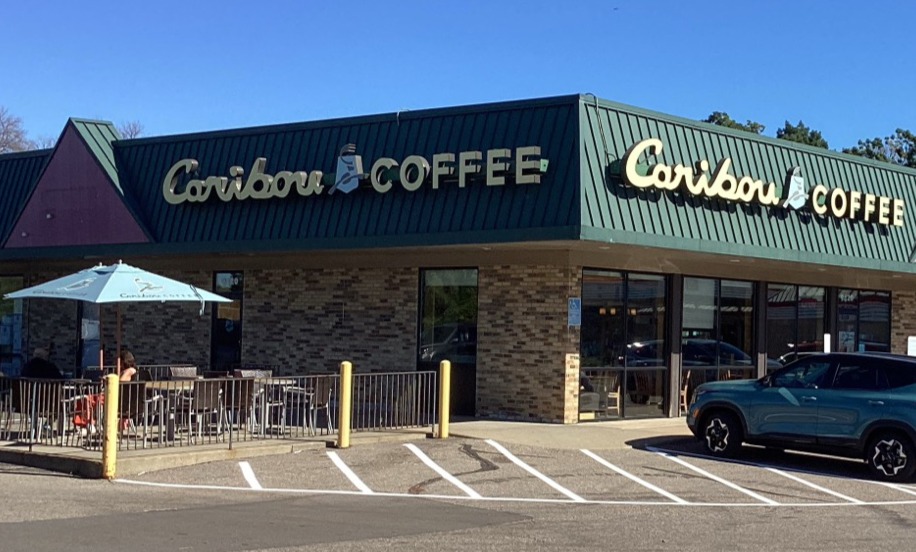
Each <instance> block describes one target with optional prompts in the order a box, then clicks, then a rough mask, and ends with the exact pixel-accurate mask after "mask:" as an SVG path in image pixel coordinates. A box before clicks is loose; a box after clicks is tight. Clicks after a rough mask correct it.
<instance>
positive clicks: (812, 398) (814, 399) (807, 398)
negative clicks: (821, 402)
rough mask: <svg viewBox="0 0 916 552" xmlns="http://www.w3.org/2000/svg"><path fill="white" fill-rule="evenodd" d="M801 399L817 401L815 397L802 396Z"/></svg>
mask: <svg viewBox="0 0 916 552" xmlns="http://www.w3.org/2000/svg"><path fill="white" fill-rule="evenodd" d="M801 400H803V401H805V402H816V401H817V397H802V398H801Z"/></svg>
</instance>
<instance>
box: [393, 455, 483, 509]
mask: <svg viewBox="0 0 916 552" xmlns="http://www.w3.org/2000/svg"><path fill="white" fill-rule="evenodd" d="M404 446H405V447H407V448H408V449H410V452H412V453H414V454H415V455H416V456H417V458H419V459H420V461H421V462H423V463H424V464H426V465H427V466H429V468H430V469H431V470H433V471H434V472H436V473H438V474H439V475H440V476H441V477H442V479H445V480H446V481H448V482H449V483H451V484H452V485H454V486H456V487H458V488H459V489H461V490H462V491H464V494H466V495H468V496H469V497H471V498H482V497H481V496H480V494H479V493H478V492H477V491H475V490H474V489H472V488H470V487H468V486H467V485H465V484H464V483H462V482H461V481H460V480H459V479H458V478H457V477H455V476H454V475H452V474H450V473H448V472H447V471H445V470H444V469H443V468H442V467H441V466H440V465H439V464H436V463H435V462H433V460H432V458H430V457H429V456H426V454H425V453H424V452H423V451H422V450H420V449H419V448H417V446H416V445H414V444H413V443H405V444H404Z"/></svg>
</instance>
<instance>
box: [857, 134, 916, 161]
mask: <svg viewBox="0 0 916 552" xmlns="http://www.w3.org/2000/svg"><path fill="white" fill-rule="evenodd" d="M843 153H851V154H852V155H859V156H862V157H867V158H868V159H874V160H876V161H884V162H885V163H894V164H895V165H903V166H904V167H911V168H916V135H914V134H913V133H912V132H910V131H909V130H904V129H902V128H898V129H897V130H896V131H895V132H894V134H892V135H890V136H886V137H884V138H872V139H870V140H859V143H858V145H856V146H855V147H852V148H845V149H844V150H843Z"/></svg>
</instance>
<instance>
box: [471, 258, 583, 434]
mask: <svg viewBox="0 0 916 552" xmlns="http://www.w3.org/2000/svg"><path fill="white" fill-rule="evenodd" d="M580 273H581V270H579V269H578V268H576V267H573V268H568V267H556V266H494V267H484V268H481V269H480V273H479V282H478V286H479V304H480V311H479V313H478V329H477V335H478V343H477V412H478V415H479V416H482V417H493V418H500V419H513V420H530V421H546V422H559V423H574V422H576V421H577V420H578V392H579V391H578V390H579V386H578V374H576V375H575V377H574V378H569V377H567V375H566V370H565V362H566V354H567V353H578V349H579V332H578V329H569V328H567V299H568V297H570V296H578V295H579V293H580V292H579V290H580V289H581V285H580V284H579V280H578V278H579V274H580Z"/></svg>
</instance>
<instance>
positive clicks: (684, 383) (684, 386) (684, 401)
mask: <svg viewBox="0 0 916 552" xmlns="http://www.w3.org/2000/svg"><path fill="white" fill-rule="evenodd" d="M683 374H684V379H683V380H681V397H680V398H681V414H684V413H685V412H687V406H688V402H689V401H690V397H689V395H688V392H689V391H688V390H689V387H690V370H687V371H686V372H684V373H683Z"/></svg>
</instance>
